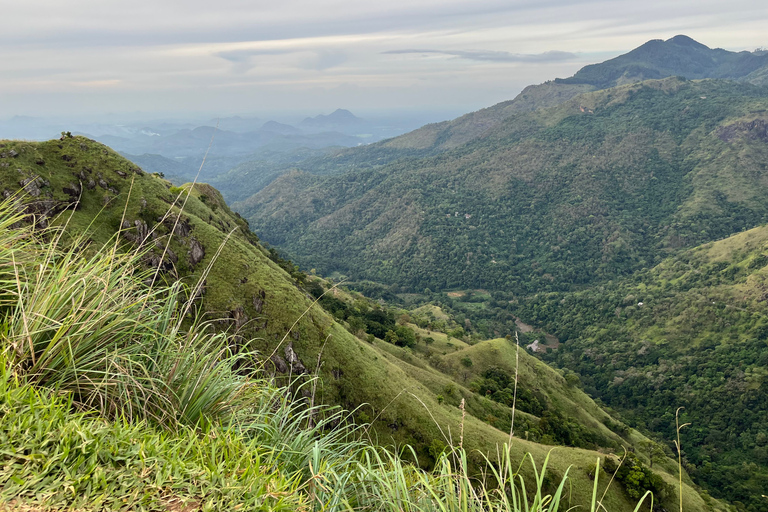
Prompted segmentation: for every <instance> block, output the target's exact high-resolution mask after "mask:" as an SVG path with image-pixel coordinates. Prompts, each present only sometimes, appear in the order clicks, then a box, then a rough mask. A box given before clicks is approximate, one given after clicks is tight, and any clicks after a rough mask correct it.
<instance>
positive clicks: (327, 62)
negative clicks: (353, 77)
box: [215, 48, 348, 72]
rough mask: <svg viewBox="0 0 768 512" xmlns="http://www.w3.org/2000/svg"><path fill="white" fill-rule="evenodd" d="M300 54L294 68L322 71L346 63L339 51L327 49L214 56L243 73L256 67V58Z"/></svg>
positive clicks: (243, 51)
mask: <svg viewBox="0 0 768 512" xmlns="http://www.w3.org/2000/svg"><path fill="white" fill-rule="evenodd" d="M292 54H302V55H303V58H302V59H300V60H299V61H298V62H297V63H296V64H295V67H296V68H298V69H305V70H311V71H324V70H326V69H330V68H333V67H336V66H338V65H340V64H343V63H344V62H346V61H347V58H348V57H347V54H346V53H345V52H343V51H340V50H329V49H312V50H310V49H306V48H299V49H292V48H272V49H255V48H246V49H239V50H227V51H221V52H217V53H216V54H215V55H216V56H217V57H220V58H222V59H224V60H226V61H229V62H231V63H232V64H234V65H235V68H236V70H237V71H239V72H245V71H248V70H249V69H251V68H253V67H255V66H256V57H261V56H265V55H266V56H273V55H292Z"/></svg>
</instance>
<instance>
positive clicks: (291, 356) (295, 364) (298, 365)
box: [285, 342, 307, 374]
mask: <svg viewBox="0 0 768 512" xmlns="http://www.w3.org/2000/svg"><path fill="white" fill-rule="evenodd" d="M285 359H286V361H288V364H289V365H290V366H291V371H292V373H296V374H302V373H307V369H306V368H305V367H304V364H302V362H301V360H300V359H299V356H298V355H296V352H295V351H294V350H293V342H290V343H288V345H286V346H285Z"/></svg>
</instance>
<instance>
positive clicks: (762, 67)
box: [300, 35, 768, 174]
mask: <svg viewBox="0 0 768 512" xmlns="http://www.w3.org/2000/svg"><path fill="white" fill-rule="evenodd" d="M671 76H679V77H683V78H686V79H688V80H693V79H703V78H722V79H730V80H734V81H742V82H748V83H752V84H755V85H768V53H766V52H762V51H754V52H730V51H727V50H723V49H719V48H718V49H711V48H708V47H707V46H705V45H703V44H701V43H698V42H696V41H694V40H693V39H691V38H690V37H687V36H683V35H679V36H675V37H673V38H671V39H669V40H667V41H662V40H660V39H657V40H652V41H648V42H647V43H645V44H643V45H642V46H640V47H638V48H636V49H635V50H632V51H631V52H629V53H626V54H624V55H620V56H619V57H616V58H614V59H611V60H608V61H605V62H601V63H598V64H592V65H589V66H585V67H584V68H582V69H581V70H580V71H578V72H577V73H576V74H575V75H574V76H572V77H569V78H564V79H560V78H558V79H555V80H550V81H548V82H545V83H543V84H539V85H530V86H528V87H526V88H525V89H524V90H523V91H522V92H521V93H520V94H518V95H517V96H516V97H515V98H514V99H512V100H509V101H504V102H501V103H498V104H496V105H493V106H491V107H488V108H484V109H482V110H478V111H477V112H471V113H469V114H466V115H463V116H461V117H459V118H457V119H454V120H452V121H445V122H442V123H433V124H428V125H426V126H424V127H422V128H419V129H418V130H414V131H412V132H410V133H406V134H404V135H400V136H398V137H394V138H392V139H389V140H385V141H381V142H378V143H376V144H370V145H368V146H365V147H360V148H352V149H349V150H342V151H340V152H338V153H337V154H335V155H333V157H332V158H324V159H313V160H308V161H307V162H305V163H304V164H303V165H301V166H300V168H301V169H302V170H305V171H308V172H312V173H315V174H325V173H340V172H345V171H347V170H350V169H359V168H365V167H371V166H376V165H382V164H385V163H388V162H392V161H394V160H397V159H400V158H414V157H425V156H430V155H435V154H437V153H440V152H443V151H446V150H448V149H451V148H455V147H458V146H460V145H463V144H465V143H467V142H469V141H471V140H472V139H474V138H476V137H478V136H480V135H482V134H483V133H485V132H487V131H488V130H490V129H492V128H495V127H496V126H498V125H499V124H501V123H502V122H503V121H504V120H505V119H507V118H508V117H510V116H511V115H513V114H515V113H518V112H529V111H533V110H536V109H539V108H545V107H551V106H554V105H558V104H560V103H563V102H564V101H567V100H569V99H571V98H573V97H574V96H577V95H579V94H583V93H585V92H590V91H595V90H599V89H607V88H610V87H614V86H617V85H625V84H628V83H634V82H640V81H643V80H649V79H661V78H666V77H671Z"/></svg>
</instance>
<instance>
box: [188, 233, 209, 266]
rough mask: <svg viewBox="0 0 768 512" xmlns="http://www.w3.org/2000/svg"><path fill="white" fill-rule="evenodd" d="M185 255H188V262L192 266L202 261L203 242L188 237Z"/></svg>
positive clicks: (203, 252)
mask: <svg viewBox="0 0 768 512" xmlns="http://www.w3.org/2000/svg"><path fill="white" fill-rule="evenodd" d="M187 256H188V257H189V264H190V265H193V266H194V265H197V264H198V263H200V262H201V261H203V258H204V257H205V248H204V247H203V244H201V243H200V242H198V241H197V240H196V239H194V238H192V239H190V241H189V251H188V252H187Z"/></svg>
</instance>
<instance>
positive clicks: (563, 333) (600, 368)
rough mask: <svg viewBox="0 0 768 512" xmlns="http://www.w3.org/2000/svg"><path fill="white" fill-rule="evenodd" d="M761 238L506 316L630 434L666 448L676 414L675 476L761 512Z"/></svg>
mask: <svg viewBox="0 0 768 512" xmlns="http://www.w3.org/2000/svg"><path fill="white" fill-rule="evenodd" d="M767 291H768V228H767V227H765V226H762V227H758V228H754V229H751V230H749V231H745V232H743V233H739V234H738V235H734V236H732V237H730V238H727V239H725V240H720V241H718V242H713V243H709V244H706V245H703V246H701V247H697V248H695V249H691V250H688V251H685V252H682V253H680V254H678V255H676V256H675V257H672V258H669V259H666V260H664V261H663V262H662V263H661V264H660V265H658V266H657V267H655V268H653V269H651V270H649V271H646V272H643V273H640V274H638V275H637V276H635V277H633V278H632V279H629V280H626V281H621V282H618V283H614V284H607V285H605V286H601V287H600V288H599V289H598V288H596V289H590V290H585V291H582V292H577V293H549V294H547V293H543V294H537V295H533V296H531V297H528V298H521V299H519V301H518V302H519V304H518V305H517V306H516V307H515V311H516V313H517V314H519V315H521V316H522V317H523V318H525V319H526V321H530V322H533V323H536V324H537V325H540V326H542V327H544V328H545V329H547V330H549V331H550V332H552V333H554V334H556V335H557V336H558V337H559V338H560V341H562V342H564V344H562V345H561V346H560V347H559V348H558V349H557V350H556V351H554V352H552V353H551V354H550V355H548V356H546V358H547V359H549V360H551V361H553V362H555V363H556V364H558V365H560V366H562V367H565V368H569V369H572V370H575V371H577V372H578V373H579V374H580V375H581V379H582V382H583V383H584V387H585V389H586V390H587V391H588V392H589V393H590V394H591V395H592V396H596V397H600V398H601V399H602V400H603V401H604V402H605V403H606V404H608V405H610V406H611V407H614V408H616V409H617V410H619V411H621V413H622V414H623V415H624V416H625V417H626V418H627V419H628V420H629V422H630V423H631V424H633V425H638V426H639V427H641V428H642V429H646V430H648V431H653V432H656V433H657V434H658V435H660V436H661V437H662V438H665V439H669V437H668V436H669V435H671V434H673V430H672V429H670V426H669V420H670V419H671V414H672V413H673V411H674V409H675V408H676V407H678V406H684V407H685V408H686V409H685V415H684V418H685V421H690V422H691V423H692V425H691V426H690V427H689V428H688V429H686V430H685V431H684V433H683V444H684V445H685V446H686V449H685V457H686V467H687V468H688V470H689V471H690V472H691V474H692V475H693V477H694V479H695V480H696V481H697V482H699V483H700V484H701V485H704V486H705V487H707V488H709V489H711V490H712V493H713V494H714V495H716V496H722V497H727V498H728V499H729V500H731V501H733V502H735V501H739V502H742V503H744V504H748V505H749V507H748V508H749V509H750V510H765V506H766V504H765V502H764V499H762V498H761V497H760V496H761V495H762V494H763V493H764V489H765V486H766V483H767V482H768V439H766V435H765V433H766V432H768V424H766V418H768V414H767V413H766V411H768V371H767V370H766V366H767V365H768V342H767V341H766V340H768V309H767V308H766V303H765V300H766V296H767V295H766V292H767Z"/></svg>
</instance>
